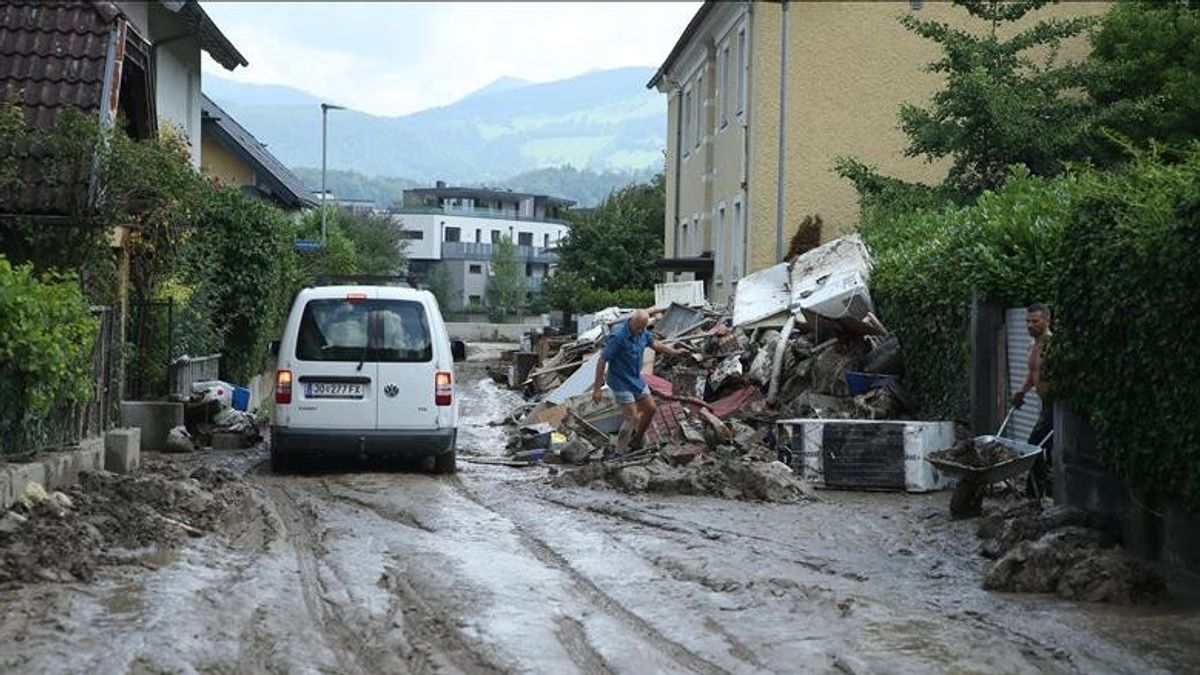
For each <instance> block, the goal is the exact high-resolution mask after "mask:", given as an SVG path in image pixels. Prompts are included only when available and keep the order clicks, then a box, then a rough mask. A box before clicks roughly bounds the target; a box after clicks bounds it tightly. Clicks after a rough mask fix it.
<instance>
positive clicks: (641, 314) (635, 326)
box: [629, 309, 650, 335]
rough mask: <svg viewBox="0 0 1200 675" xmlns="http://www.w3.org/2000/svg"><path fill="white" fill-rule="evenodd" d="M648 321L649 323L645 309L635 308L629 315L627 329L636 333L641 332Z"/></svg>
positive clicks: (648, 316)
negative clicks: (631, 314)
mask: <svg viewBox="0 0 1200 675" xmlns="http://www.w3.org/2000/svg"><path fill="white" fill-rule="evenodd" d="M648 323H650V315H649V314H647V313H646V310H644V309H639V310H635V311H634V312H633V316H631V317H629V330H630V332H632V333H633V334H634V335H636V334H638V333H640V332H642V329H644V328H645V327H646V324H648Z"/></svg>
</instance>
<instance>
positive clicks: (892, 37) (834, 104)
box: [647, 0, 1108, 302]
mask: <svg viewBox="0 0 1200 675" xmlns="http://www.w3.org/2000/svg"><path fill="white" fill-rule="evenodd" d="M1107 7H1108V3H1102V2H1101V3H1093V2H1066V3H1061V4H1058V5H1051V6H1048V7H1046V8H1043V9H1041V10H1039V11H1037V12H1034V13H1032V14H1030V15H1029V16H1027V17H1026V18H1025V20H1024V22H1023V23H1018V24H1016V26H1015V27H1012V28H1013V29H1014V30H1019V29H1021V28H1022V27H1024V25H1028V22H1032V21H1037V20H1041V19H1043V18H1048V17H1074V16H1081V15H1088V14H1100V13H1103V12H1104V11H1105V10H1106V9H1107ZM906 13H919V14H920V16H921V18H923V19H933V20H936V21H940V22H943V23H946V24H949V25H950V26H952V27H956V28H963V29H969V30H975V29H978V28H979V27H980V26H981V23H982V22H980V21H979V20H978V19H974V18H972V17H970V16H969V15H968V14H967V13H966V12H965V11H964V10H963V9H961V8H958V7H955V6H954V5H951V4H950V3H948V2H922V1H920V0H911V1H910V0H903V1H898V2H897V1H880V2H778V1H775V2H715V1H712V0H710V1H708V2H705V3H704V5H703V6H701V7H700V9H699V10H698V11H697V13H696V15H695V17H693V19H692V21H691V22H690V23H689V24H688V26H687V28H686V29H685V30H684V32H683V35H681V36H680V38H679V40H678V42H677V43H676V44H675V47H674V48H673V49H672V50H671V53H670V54H669V55H668V56H667V58H666V60H665V61H664V62H663V64H662V66H661V67H660V68H659V69H658V72H657V73H656V74H655V75H654V77H653V78H652V79H651V80H650V82H649V84H648V85H647V86H648V87H653V88H657V89H658V90H659V91H660V92H662V93H664V94H666V95H667V115H668V117H667V158H666V159H667V161H666V199H667V204H666V222H665V258H664V260H662V261H659V262H658V267H659V268H660V269H663V270H664V271H667V272H670V273H675V274H676V275H677V276H678V277H679V278H698V279H703V280H704V281H705V287H706V292H707V294H708V297H709V298H710V299H711V300H713V301H715V302H722V301H724V300H726V299H727V298H729V297H730V296H732V295H733V292H734V290H735V288H736V284H737V282H738V280H739V279H740V278H742V277H744V276H746V275H747V274H750V273H752V272H755V271H758V270H760V269H763V268H765V267H768V266H770V265H772V264H774V263H776V262H779V261H780V260H781V259H782V257H783V255H784V252H785V251H786V250H787V246H788V242H789V240H790V239H791V237H792V235H793V234H794V233H795V231H796V229H797V227H798V226H799V224H800V223H801V222H802V221H803V220H804V218H805V216H807V215H811V214H816V215H820V217H821V219H822V221H823V228H822V232H821V238H822V240H827V239H830V238H832V237H836V236H838V235H840V234H843V233H845V232H847V231H850V230H853V229H854V228H856V227H857V225H858V199H857V194H856V192H855V190H854V187H853V186H852V185H851V184H850V183H849V181H846V180H844V179H842V178H840V177H838V176H837V175H836V174H835V173H834V171H833V166H834V162H835V161H836V158H837V157H839V156H842V155H849V156H854V157H857V158H859V159H860V160H862V161H864V162H865V163H866V164H868V165H872V166H876V167H878V168H879V170H880V171H881V172H882V173H884V174H886V175H889V176H896V177H898V178H902V179H905V180H909V181H919V182H926V183H937V182H939V181H941V180H942V178H944V177H945V174H946V171H947V169H948V163H946V162H932V163H930V162H926V161H925V160H924V159H921V158H910V157H905V156H904V148H905V147H906V146H907V144H908V143H907V141H908V139H907V137H906V136H905V135H904V134H903V132H901V131H900V129H899V122H898V117H897V115H898V112H899V109H900V106H901V104H903V103H912V104H915V105H925V104H926V103H927V102H928V100H929V98H930V97H931V96H932V95H933V94H934V93H935V92H936V91H937V90H938V89H939V88H940V87H941V85H942V81H943V80H942V76H941V75H938V74H934V73H930V72H927V71H926V70H925V66H926V65H927V64H929V63H930V62H932V61H934V60H936V59H937V58H939V56H940V55H941V53H940V50H939V48H938V46H937V45H935V44H934V43H932V42H930V41H928V40H925V39H923V38H921V37H919V36H917V35H915V34H913V33H911V32H910V31H908V30H907V29H905V28H904V27H903V26H902V25H901V24H900V22H899V18H900V17H901V16H902V15H904V14H906ZM1086 48H1087V47H1086V43H1085V42H1083V41H1082V40H1079V39H1077V40H1076V41H1075V43H1073V44H1068V45H1066V46H1065V49H1064V50H1063V54H1064V56H1065V57H1067V58H1072V57H1077V56H1079V55H1082V54H1085V53H1086Z"/></svg>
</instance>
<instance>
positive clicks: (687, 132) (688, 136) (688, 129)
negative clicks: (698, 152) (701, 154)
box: [679, 87, 695, 157]
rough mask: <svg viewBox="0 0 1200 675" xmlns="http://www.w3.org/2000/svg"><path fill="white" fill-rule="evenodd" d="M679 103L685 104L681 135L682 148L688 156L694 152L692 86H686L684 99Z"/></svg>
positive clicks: (684, 154)
mask: <svg viewBox="0 0 1200 675" xmlns="http://www.w3.org/2000/svg"><path fill="white" fill-rule="evenodd" d="M679 105H681V106H683V133H682V134H680V136H679V137H680V138H681V139H683V143H682V145H683V147H682V148H681V150H683V156H684V157H687V156H688V155H690V154H691V153H692V126H693V124H694V122H693V121H692V115H694V114H695V111H694V110H693V109H692V88H691V87H685V88H684V90H683V99H682V100H680V102H679Z"/></svg>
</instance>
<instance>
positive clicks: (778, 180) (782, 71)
mask: <svg viewBox="0 0 1200 675" xmlns="http://www.w3.org/2000/svg"><path fill="white" fill-rule="evenodd" d="M780 5H781V6H782V11H783V20H782V22H781V24H780V26H781V27H780V34H779V36H780V40H779V41H780V47H779V167H778V169H777V175H776V177H775V261H776V262H779V261H780V260H781V259H783V171H784V167H785V166H786V162H785V159H786V153H787V48H788V40H787V32H788V27H787V25H788V23H787V17H788V15H787V10H788V0H783V2H782V3H780Z"/></svg>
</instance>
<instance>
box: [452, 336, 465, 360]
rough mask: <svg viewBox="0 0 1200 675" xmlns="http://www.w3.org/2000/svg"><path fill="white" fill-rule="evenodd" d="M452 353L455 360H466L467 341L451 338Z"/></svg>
mask: <svg viewBox="0 0 1200 675" xmlns="http://www.w3.org/2000/svg"><path fill="white" fill-rule="evenodd" d="M450 355H451V356H453V357H454V360H455V361H466V360H467V343H466V342H463V341H462V340H451V341H450Z"/></svg>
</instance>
